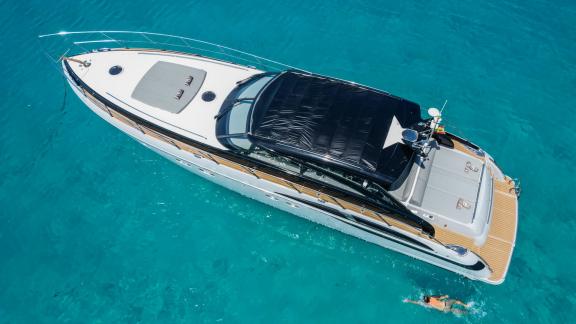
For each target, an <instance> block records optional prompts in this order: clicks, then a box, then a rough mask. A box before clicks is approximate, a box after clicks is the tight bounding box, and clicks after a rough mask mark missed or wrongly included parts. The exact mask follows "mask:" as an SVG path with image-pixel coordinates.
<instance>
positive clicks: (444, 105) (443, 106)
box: [440, 99, 448, 114]
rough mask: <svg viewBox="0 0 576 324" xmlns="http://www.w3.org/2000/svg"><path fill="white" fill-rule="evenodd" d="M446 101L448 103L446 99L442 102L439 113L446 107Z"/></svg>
mask: <svg viewBox="0 0 576 324" xmlns="http://www.w3.org/2000/svg"><path fill="white" fill-rule="evenodd" d="M447 103H448V99H446V100H444V104H443V105H442V108H441V109H440V114H442V112H443V111H444V108H445V107H446V104H447Z"/></svg>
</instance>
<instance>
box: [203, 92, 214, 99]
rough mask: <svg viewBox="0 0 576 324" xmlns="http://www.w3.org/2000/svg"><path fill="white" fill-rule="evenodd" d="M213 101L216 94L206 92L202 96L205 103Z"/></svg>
mask: <svg viewBox="0 0 576 324" xmlns="http://www.w3.org/2000/svg"><path fill="white" fill-rule="evenodd" d="M214 99H216V94H215V93H214V92H212V91H206V92H204V93H203V94H202V100H204V101H206V102H210V101H212V100H214Z"/></svg>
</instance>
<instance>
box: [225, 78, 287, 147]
mask: <svg viewBox="0 0 576 324" xmlns="http://www.w3.org/2000/svg"><path fill="white" fill-rule="evenodd" d="M275 76H276V74H271V73H262V74H258V75H254V76H251V77H250V78H248V79H246V80H244V81H241V82H240V83H239V84H238V86H237V87H236V88H235V89H234V90H232V92H231V93H230V94H229V95H228V97H227V98H226V100H224V103H223V104H222V107H220V111H219V112H218V115H216V116H215V118H216V120H217V121H216V137H217V138H218V140H219V141H220V142H221V143H222V144H223V145H225V146H228V147H230V146H232V147H234V148H242V149H245V148H246V147H247V146H249V145H246V142H245V141H243V142H242V143H243V145H241V146H239V145H236V144H235V143H238V142H240V141H238V138H245V134H246V133H247V132H248V126H249V122H250V121H249V117H250V111H251V109H252V104H253V103H254V100H255V99H256V97H258V94H259V93H260V91H261V90H262V88H264V86H266V84H268V82H270V80H272V79H273V78H274V77H275ZM231 138H236V140H231Z"/></svg>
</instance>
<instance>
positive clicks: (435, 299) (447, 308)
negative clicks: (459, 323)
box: [404, 295, 470, 315]
mask: <svg viewBox="0 0 576 324" xmlns="http://www.w3.org/2000/svg"><path fill="white" fill-rule="evenodd" d="M404 302H405V303H412V304H416V305H420V306H424V307H428V308H434V309H436V310H439V311H441V312H445V313H448V312H452V313H454V314H458V315H460V314H466V313H467V311H466V310H465V309H460V308H457V307H454V306H455V305H460V306H463V307H464V308H469V307H470V305H468V304H465V303H464V302H462V301H460V300H458V299H451V298H449V296H448V295H442V296H424V297H422V300H410V299H408V298H406V299H404Z"/></svg>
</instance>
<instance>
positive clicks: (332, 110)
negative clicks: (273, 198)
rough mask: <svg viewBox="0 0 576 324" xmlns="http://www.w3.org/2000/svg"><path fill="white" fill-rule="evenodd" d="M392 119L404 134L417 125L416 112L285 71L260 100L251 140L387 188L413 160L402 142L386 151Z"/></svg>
mask: <svg viewBox="0 0 576 324" xmlns="http://www.w3.org/2000/svg"><path fill="white" fill-rule="evenodd" d="M394 117H395V118H396V120H397V121H398V123H399V124H400V126H401V127H402V128H408V127H410V126H412V125H414V124H415V123H417V122H419V121H421V117H420V106H419V105H418V104H416V103H413V102H411V101H408V100H405V99H402V98H398V97H395V96H392V95H390V94H388V93H385V92H382V91H378V90H375V89H371V88H367V87H364V86H360V85H357V84H354V83H351V82H346V81H341V80H336V79H332V78H328V77H323V76H319V75H313V74H308V73H304V72H299V71H286V72H284V73H282V74H280V75H278V76H277V77H276V78H275V79H274V80H272V81H271V82H270V83H269V84H268V85H267V86H266V88H264V89H263V91H262V93H261V94H260V95H259V96H258V98H257V100H256V102H255V104H254V107H253V115H252V123H251V124H250V132H249V136H250V139H251V141H252V142H254V143H255V144H257V145H260V146H263V147H266V148H268V149H271V150H274V151H277V152H280V153H283V154H288V155H291V156H296V157H301V158H305V159H306V160H311V161H315V162H319V163H323V164H328V165H333V166H336V167H339V168H344V169H347V170H351V171H355V172H357V173H360V174H364V175H366V176H369V177H370V178H373V179H375V180H379V182H380V183H382V184H384V185H386V186H390V185H392V184H393V183H394V182H395V181H396V180H397V179H398V178H399V177H400V176H401V175H402V174H403V173H404V171H405V170H406V169H407V166H409V165H411V161H412V158H413V155H414V152H413V150H412V148H410V147H409V146H408V145H406V144H404V143H402V141H395V142H394V143H393V144H391V145H387V146H386V148H384V144H385V141H386V137H387V136H388V133H389V130H390V127H391V125H392V121H393V118H394Z"/></svg>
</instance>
